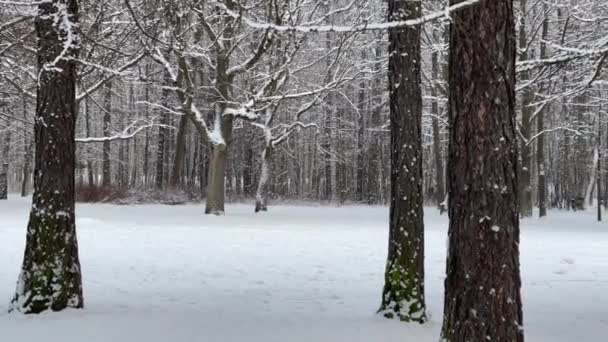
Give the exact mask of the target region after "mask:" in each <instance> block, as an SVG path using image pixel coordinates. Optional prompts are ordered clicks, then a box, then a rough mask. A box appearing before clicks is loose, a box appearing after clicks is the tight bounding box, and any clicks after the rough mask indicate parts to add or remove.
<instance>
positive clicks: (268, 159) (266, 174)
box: [255, 145, 274, 213]
mask: <svg viewBox="0 0 608 342" xmlns="http://www.w3.org/2000/svg"><path fill="white" fill-rule="evenodd" d="M273 155H274V148H273V147H272V146H270V145H268V146H266V148H265V149H264V152H263V153H262V172H261V173H260V180H259V183H258V189H257V192H256V195H255V212H256V213H257V212H260V211H268V195H269V186H268V183H269V182H270V177H271V176H272V162H273Z"/></svg>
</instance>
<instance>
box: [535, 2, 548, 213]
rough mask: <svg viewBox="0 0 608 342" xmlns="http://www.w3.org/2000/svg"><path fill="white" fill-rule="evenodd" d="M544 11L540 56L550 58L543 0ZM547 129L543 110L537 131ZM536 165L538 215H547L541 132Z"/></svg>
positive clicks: (546, 13)
mask: <svg viewBox="0 0 608 342" xmlns="http://www.w3.org/2000/svg"><path fill="white" fill-rule="evenodd" d="M543 12H544V15H545V19H544V20H543V25H542V34H541V42H540V58H543V59H546V58H549V55H548V53H547V43H546V42H545V41H546V39H547V36H548V34H549V18H548V15H549V11H548V9H547V3H546V2H543ZM544 130H545V113H544V110H541V111H540V112H539V113H538V115H537V118H536V132H537V133H538V134H541V133H542V132H543V131H544ZM536 165H537V166H538V182H537V185H538V216H539V217H545V216H547V177H546V172H547V170H546V167H545V135H544V134H541V135H539V136H538V139H537V140H536Z"/></svg>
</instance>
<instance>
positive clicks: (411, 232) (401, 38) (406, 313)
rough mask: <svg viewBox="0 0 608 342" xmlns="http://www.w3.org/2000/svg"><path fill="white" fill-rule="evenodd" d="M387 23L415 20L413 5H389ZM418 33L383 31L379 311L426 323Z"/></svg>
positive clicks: (394, 0)
mask: <svg viewBox="0 0 608 342" xmlns="http://www.w3.org/2000/svg"><path fill="white" fill-rule="evenodd" d="M388 8H389V10H388V19H389V21H399V20H407V19H410V18H417V17H419V16H420V13H421V5H420V2H418V1H400V0H391V1H389V3H388ZM420 30H421V29H420V27H419V26H413V27H403V28H397V29H391V30H389V56H390V57H389V72H388V74H389V91H390V124H391V149H390V150H391V199H390V203H391V204H390V221H389V226H390V228H389V229H390V230H389V246H388V260H387V265H386V274H385V282H384V291H383V294H382V306H381V307H380V311H381V312H383V313H384V315H385V316H386V317H389V318H393V317H398V318H399V319H401V320H404V321H417V322H420V323H422V322H424V321H426V313H425V303H424V222H423V198H422V93H421V88H420V83H421V81H420V78H421V73H420V70H421V68H420V65H421V56H420Z"/></svg>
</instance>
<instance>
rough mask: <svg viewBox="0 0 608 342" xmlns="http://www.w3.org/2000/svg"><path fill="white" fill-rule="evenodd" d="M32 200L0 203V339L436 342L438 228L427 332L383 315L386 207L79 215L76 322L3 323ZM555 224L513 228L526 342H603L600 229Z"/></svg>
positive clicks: (590, 224)
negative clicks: (81, 303) (517, 233)
mask: <svg viewBox="0 0 608 342" xmlns="http://www.w3.org/2000/svg"><path fill="white" fill-rule="evenodd" d="M29 208H30V200H29V199H16V198H15V196H13V198H12V199H10V200H9V201H1V202H0V217H1V218H2V219H1V220H0V340H1V341H34V340H44V341H46V342H53V341H62V342H65V341H67V342H72V341H73V342H82V341H87V342H89V341H90V342H97V341H98V342H109V341H113V342H121V341H129V342H133V341H145V342H154V341H158V342H161V341H162V342H166V341H175V342H179V341H183V342H195V341H210V342H213V341H222V342H230V341H235V342H236V341H250V342H258V341H259V342H272V341H277V342H278V341H281V342H284V341H293V342H299V341H302V342H310V341H315V342H325V341H327V342H330V341H331V342H336V341H349V342H351V341H361V342H370V341H374V342H375V341H378V342H384V341H386V342H390V341H417V342H427V341H433V342H435V341H438V340H439V336H438V335H439V330H440V327H441V315H442V301H443V278H444V272H445V239H446V234H447V232H446V227H447V217H446V216H445V215H444V216H439V215H438V213H437V211H436V210H435V209H428V210H427V211H426V213H425V222H426V246H427V251H426V258H427V259H426V265H427V272H426V287H427V288H426V299H427V301H428V305H429V313H430V318H431V321H430V322H429V323H428V324H426V325H423V326H421V325H418V324H407V323H401V322H398V321H391V320H386V319H384V318H382V317H380V316H379V315H376V314H375V311H376V310H377V309H378V305H379V303H380V297H381V291H382V282H383V272H384V267H385V261H386V260H385V257H386V246H387V234H388V227H387V216H388V210H387V209H386V208H381V207H359V206H357V207H341V208H323V207H304V206H299V207H298V206H272V207H271V208H270V211H269V212H268V213H267V214H264V215H255V214H254V213H253V205H228V206H227V208H226V213H227V214H226V215H225V216H222V217H215V216H205V215H203V207H202V206H201V205H187V206H160V205H154V206H111V205H78V206H77V218H78V219H77V227H78V234H79V236H78V237H79V247H80V256H81V262H82V269H83V278H84V291H85V306H86V308H85V310H79V311H76V310H73V311H69V312H62V313H50V314H43V315H41V316H23V315H21V314H10V315H9V314H7V313H6V312H7V309H8V304H9V301H10V299H11V296H12V295H13V292H14V290H15V286H16V281H17V277H18V274H19V268H20V264H21V259H22V256H23V246H24V240H25V227H26V221H27V217H28V210H29ZM594 218H595V216H594V213H593V212H591V211H590V212H576V213H568V212H557V211H550V212H549V216H548V217H547V218H546V219H543V220H537V219H527V220H524V221H523V222H522V227H521V229H522V239H521V248H522V270H523V288H524V290H523V297H524V318H525V326H524V328H525V331H526V341H531V342H545V341H546V342H571V341H585V342H594V341H605V338H606V335H607V333H608V290H607V289H608V223H597V222H595V221H594Z"/></svg>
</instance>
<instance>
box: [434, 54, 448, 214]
mask: <svg viewBox="0 0 608 342" xmlns="http://www.w3.org/2000/svg"><path fill="white" fill-rule="evenodd" d="M431 59H432V72H433V80H434V81H435V82H437V81H438V80H439V56H438V53H437V52H433V55H432V58H431ZM431 96H432V97H433V102H432V104H431V112H432V114H433V118H432V126H433V161H434V163H435V187H436V188H435V204H436V205H437V207H438V208H441V203H443V199H444V198H445V182H444V177H445V175H444V170H443V159H442V158H441V131H440V130H439V104H438V103H437V97H438V96H439V92H438V91H437V85H436V84H433V85H432V86H431Z"/></svg>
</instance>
